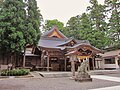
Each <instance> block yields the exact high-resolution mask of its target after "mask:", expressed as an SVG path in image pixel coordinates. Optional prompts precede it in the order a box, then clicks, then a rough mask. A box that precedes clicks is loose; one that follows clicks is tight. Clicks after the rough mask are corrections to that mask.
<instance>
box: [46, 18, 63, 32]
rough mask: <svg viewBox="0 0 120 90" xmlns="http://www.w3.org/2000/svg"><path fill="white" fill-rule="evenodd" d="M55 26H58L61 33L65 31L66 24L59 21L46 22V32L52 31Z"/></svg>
mask: <svg viewBox="0 0 120 90" xmlns="http://www.w3.org/2000/svg"><path fill="white" fill-rule="evenodd" d="M53 26H57V27H58V29H59V30H60V31H62V30H63V27H64V24H63V23H62V22H60V21H58V20H57V19H54V20H46V21H45V26H44V32H45V31H48V30H50V29H51V28H52V27H53Z"/></svg>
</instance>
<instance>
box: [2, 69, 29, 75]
mask: <svg viewBox="0 0 120 90" xmlns="http://www.w3.org/2000/svg"><path fill="white" fill-rule="evenodd" d="M29 72H30V70H28V69H13V70H2V71H1V76H22V75H28V74H29Z"/></svg>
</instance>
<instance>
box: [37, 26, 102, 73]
mask: <svg viewBox="0 0 120 90" xmlns="http://www.w3.org/2000/svg"><path fill="white" fill-rule="evenodd" d="M37 48H38V50H40V51H41V55H40V56H41V58H40V65H39V66H38V67H40V68H42V67H43V68H46V69H47V71H49V70H52V71H68V70H71V68H72V67H73V68H74V69H75V70H77V68H78V66H79V65H80V62H82V60H84V59H89V68H88V69H94V65H95V64H94V59H93V58H94V56H95V55H96V54H97V53H101V50H99V49H97V48H95V47H94V46H91V45H90V43H89V42H88V41H86V40H76V39H73V38H67V37H66V36H65V35H64V34H62V33H61V32H60V31H59V30H58V28H57V27H56V26H54V27H53V28H52V29H51V30H49V31H47V32H45V33H44V34H43V35H42V36H41V38H40V40H39V42H38V47H37ZM71 66H72V67H71ZM73 68H72V70H74V69H73Z"/></svg>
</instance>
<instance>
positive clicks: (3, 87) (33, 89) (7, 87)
mask: <svg viewBox="0 0 120 90" xmlns="http://www.w3.org/2000/svg"><path fill="white" fill-rule="evenodd" d="M91 72H92V73H91V76H92V78H93V81H92V82H83V83H79V82H75V80H71V79H70V78H69V75H71V72H36V71H35V72H32V73H31V74H32V75H33V76H34V78H8V79H0V90H120V77H119V76H120V74H119V71H95V73H93V71H91ZM100 72H102V74H100ZM112 72H113V73H112ZM50 74H51V76H52V77H55V78H50V77H51V76H49V75H50ZM42 75H44V77H43V76H42ZM45 75H46V76H47V77H45ZM48 76H49V77H48ZM116 76H117V77H116ZM58 77H59V78H58Z"/></svg>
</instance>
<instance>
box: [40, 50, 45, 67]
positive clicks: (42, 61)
mask: <svg viewBox="0 0 120 90" xmlns="http://www.w3.org/2000/svg"><path fill="white" fill-rule="evenodd" d="M44 53H45V50H42V54H41V59H40V60H41V62H40V66H41V67H44Z"/></svg>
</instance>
